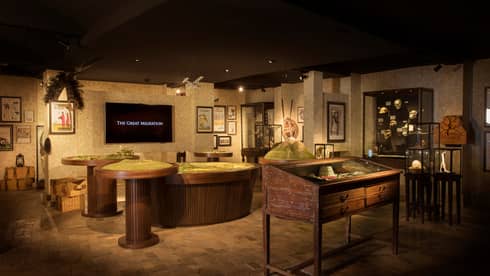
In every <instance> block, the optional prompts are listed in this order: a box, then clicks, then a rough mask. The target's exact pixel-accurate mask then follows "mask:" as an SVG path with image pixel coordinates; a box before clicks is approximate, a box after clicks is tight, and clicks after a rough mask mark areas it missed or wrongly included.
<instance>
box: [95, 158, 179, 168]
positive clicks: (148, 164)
mask: <svg viewBox="0 0 490 276" xmlns="http://www.w3.org/2000/svg"><path fill="white" fill-rule="evenodd" d="M170 167H172V164H169V163H165V162H159V161H153V160H128V159H125V160H122V161H121V162H117V163H112V164H109V165H106V166H104V167H103V169H104V170H114V171H144V170H161V169H166V168H170Z"/></svg>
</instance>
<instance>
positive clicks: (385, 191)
mask: <svg viewBox="0 0 490 276" xmlns="http://www.w3.org/2000/svg"><path fill="white" fill-rule="evenodd" d="M391 201H393V183H391V182H386V183H382V184H379V185H374V186H369V187H366V205H367V206H371V205H375V204H379V203H383V202H391Z"/></svg>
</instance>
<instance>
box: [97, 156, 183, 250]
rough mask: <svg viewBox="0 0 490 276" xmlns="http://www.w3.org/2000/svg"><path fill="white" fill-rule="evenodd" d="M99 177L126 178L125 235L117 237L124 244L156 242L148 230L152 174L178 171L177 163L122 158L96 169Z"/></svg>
mask: <svg viewBox="0 0 490 276" xmlns="http://www.w3.org/2000/svg"><path fill="white" fill-rule="evenodd" d="M96 171H97V173H99V174H100V175H101V176H102V177H107V178H116V179H125V181H126V235H125V236H123V237H121V238H119V245H120V246H121V247H124V248H131V249H137V248H144V247H148V246H152V245H154V244H157V243H158V242H159V240H160V239H159V238H158V236H157V235H155V234H153V233H152V232H151V222H152V219H151V194H150V191H151V185H150V180H151V179H152V178H159V177H164V176H167V175H171V174H175V173H177V165H175V164H169V163H165V162H158V161H152V160H123V161H121V162H118V163H113V164H108V165H105V166H103V167H98V168H97V169H96Z"/></svg>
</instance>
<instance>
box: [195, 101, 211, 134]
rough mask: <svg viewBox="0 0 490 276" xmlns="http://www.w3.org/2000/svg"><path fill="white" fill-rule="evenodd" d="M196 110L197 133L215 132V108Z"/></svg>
mask: <svg viewBox="0 0 490 276" xmlns="http://www.w3.org/2000/svg"><path fill="white" fill-rule="evenodd" d="M196 109H197V110H196V111H197V112H196V132H197V133H211V132H213V108H212V107H210V106H198V107H196Z"/></svg>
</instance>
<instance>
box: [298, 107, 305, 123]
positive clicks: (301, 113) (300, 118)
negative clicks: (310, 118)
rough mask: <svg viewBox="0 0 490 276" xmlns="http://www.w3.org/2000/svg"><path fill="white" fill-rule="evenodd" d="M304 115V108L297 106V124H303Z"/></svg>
mask: <svg viewBox="0 0 490 276" xmlns="http://www.w3.org/2000/svg"><path fill="white" fill-rule="evenodd" d="M304 113H305V108H304V107H302V106H299V107H298V123H304V122H305V120H304V118H305V115H304Z"/></svg>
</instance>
